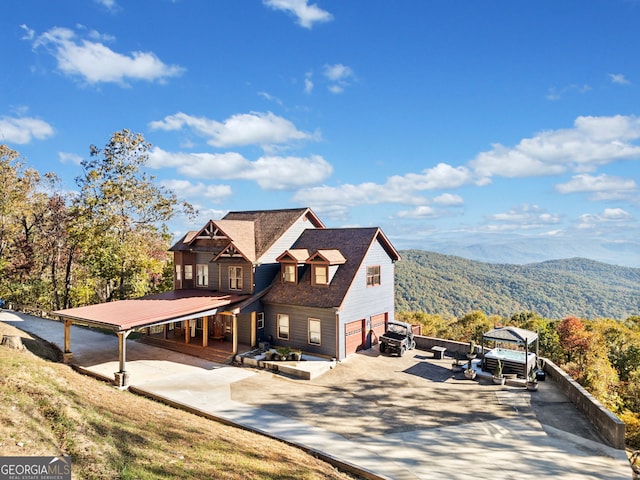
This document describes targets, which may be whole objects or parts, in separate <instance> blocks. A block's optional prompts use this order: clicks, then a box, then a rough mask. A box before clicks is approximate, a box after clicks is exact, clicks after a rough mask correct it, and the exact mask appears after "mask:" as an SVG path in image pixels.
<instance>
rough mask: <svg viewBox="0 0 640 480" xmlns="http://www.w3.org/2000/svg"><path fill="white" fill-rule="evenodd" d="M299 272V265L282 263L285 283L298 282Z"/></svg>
mask: <svg viewBox="0 0 640 480" xmlns="http://www.w3.org/2000/svg"><path fill="white" fill-rule="evenodd" d="M297 272H298V266H297V265H296V264H295V263H284V264H282V281H283V282H284V283H296V282H297V280H298V279H297V278H296V274H297Z"/></svg>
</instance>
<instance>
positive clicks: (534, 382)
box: [527, 367, 538, 392]
mask: <svg viewBox="0 0 640 480" xmlns="http://www.w3.org/2000/svg"><path fill="white" fill-rule="evenodd" d="M527 390H529V391H531V392H535V391H536V390H538V377H537V376H536V370H535V368H533V367H531V370H529V376H528V377H527Z"/></svg>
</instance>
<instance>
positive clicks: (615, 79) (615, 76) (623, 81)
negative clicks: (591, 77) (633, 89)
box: [609, 73, 631, 85]
mask: <svg viewBox="0 0 640 480" xmlns="http://www.w3.org/2000/svg"><path fill="white" fill-rule="evenodd" d="M609 79H610V80H611V83H615V84H617V85H631V82H630V81H629V80H627V78H626V77H625V76H624V75H623V74H622V73H610V74H609Z"/></svg>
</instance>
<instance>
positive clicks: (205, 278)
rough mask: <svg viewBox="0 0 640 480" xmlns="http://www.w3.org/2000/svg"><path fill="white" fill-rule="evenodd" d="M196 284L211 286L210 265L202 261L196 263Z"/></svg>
mask: <svg viewBox="0 0 640 480" xmlns="http://www.w3.org/2000/svg"><path fill="white" fill-rule="evenodd" d="M196 285H197V286H198V287H208V286H209V265H206V264H200V263H199V264H198V265H196Z"/></svg>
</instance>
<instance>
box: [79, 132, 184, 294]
mask: <svg viewBox="0 0 640 480" xmlns="http://www.w3.org/2000/svg"><path fill="white" fill-rule="evenodd" d="M149 149H150V144H149V143H147V142H146V141H145V139H144V137H143V136H142V135H141V134H138V133H132V132H130V131H129V130H122V131H118V132H115V133H114V134H113V135H112V137H111V139H110V141H109V142H108V143H107V145H106V146H105V147H104V148H103V149H99V148H97V147H95V146H93V145H92V146H91V147H90V153H91V156H90V158H89V159H88V160H84V161H83V162H82V168H83V174H82V175H81V176H80V177H78V178H77V179H76V183H77V185H78V187H79V188H80V193H79V195H78V197H77V198H76V200H75V202H74V225H73V228H72V229H71V235H72V236H74V238H76V239H77V240H78V242H79V244H80V245H81V246H82V250H83V252H84V255H83V262H84V264H85V265H86V266H87V267H88V268H89V269H90V271H91V272H92V275H93V277H95V279H96V280H97V282H96V285H95V287H96V294H97V297H96V298H95V299H94V301H110V300H113V299H122V298H128V297H130V296H137V295H142V294H145V293H148V292H149V291H150V290H151V284H152V282H153V281H154V279H156V280H157V279H158V276H159V275H160V276H161V275H162V273H163V272H164V271H165V269H164V267H165V265H166V263H167V262H168V261H169V257H168V254H167V249H168V247H169V241H170V238H169V235H168V229H167V227H166V222H168V221H169V220H170V219H171V218H172V217H173V216H174V214H176V213H177V212H178V211H179V210H182V211H183V212H185V213H186V214H192V213H193V209H192V208H191V206H190V205H188V204H186V203H182V204H181V203H180V202H178V200H177V198H176V196H175V194H174V193H172V192H171V191H169V190H167V189H165V188H163V187H162V186H159V185H158V184H156V183H155V178H154V177H153V176H150V175H148V174H147V173H146V172H145V171H144V167H145V165H146V163H147V160H148V151H149Z"/></svg>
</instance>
